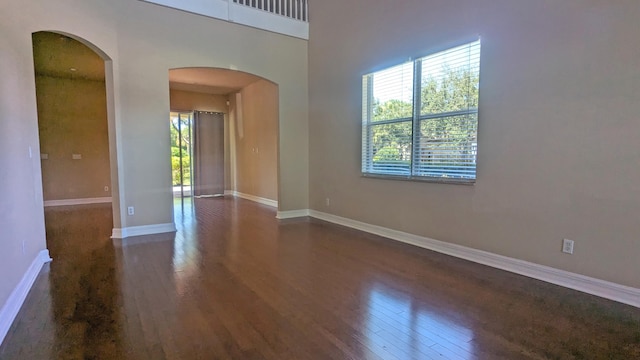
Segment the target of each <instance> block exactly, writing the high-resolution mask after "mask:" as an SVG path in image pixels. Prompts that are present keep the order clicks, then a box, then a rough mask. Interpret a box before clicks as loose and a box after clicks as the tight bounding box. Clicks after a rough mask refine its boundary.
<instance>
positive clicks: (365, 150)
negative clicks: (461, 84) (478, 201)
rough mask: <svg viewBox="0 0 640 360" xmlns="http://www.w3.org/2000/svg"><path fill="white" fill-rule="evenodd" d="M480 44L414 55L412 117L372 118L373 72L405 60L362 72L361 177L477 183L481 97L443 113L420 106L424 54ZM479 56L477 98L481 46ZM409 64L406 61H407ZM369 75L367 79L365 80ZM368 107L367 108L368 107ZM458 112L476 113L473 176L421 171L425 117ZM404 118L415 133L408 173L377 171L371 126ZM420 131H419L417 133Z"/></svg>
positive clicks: (452, 116)
mask: <svg viewBox="0 0 640 360" xmlns="http://www.w3.org/2000/svg"><path fill="white" fill-rule="evenodd" d="M476 44H477V46H479V47H481V41H480V39H476V40H474V41H471V42H466V43H464V44H461V45H458V46H452V47H448V48H446V49H444V50H441V51H437V52H433V53H431V54H429V55H426V56H422V57H419V58H417V59H415V60H414V59H412V60H411V61H410V62H411V63H412V65H413V92H412V101H411V106H412V114H411V116H410V117H403V118H395V119H386V120H377V121H373V109H374V106H372V105H371V104H373V103H374V101H375V100H374V92H373V81H372V79H373V76H374V75H375V74H376V73H380V72H383V71H385V70H389V69H392V68H394V67H396V66H401V65H403V63H401V64H395V65H391V66H387V67H385V68H383V69H380V70H377V71H374V72H371V73H368V74H365V75H363V76H362V81H363V86H362V89H363V91H366V100H365V96H364V94H363V97H362V99H363V104H362V109H363V110H362V121H361V126H362V128H361V130H362V133H361V144H360V145H361V149H362V153H361V176H362V177H367V178H381V179H389V180H405V181H418V182H433V183H446V184H460V185H474V184H475V183H476V181H477V175H478V174H477V168H478V161H477V160H478V157H477V155H478V150H477V149H478V127H479V126H478V125H479V122H480V119H479V107H480V106H479V100H478V106H477V107H474V108H471V107H468V108H466V109H461V110H455V111H446V112H440V113H430V114H421V108H422V104H421V102H422V82H423V75H424V74H423V73H422V61H423V59H425V58H428V57H431V56H438V55H441V54H445V53H446V52H448V51H451V50H453V49H457V48H462V47H465V46H468V47H472V46H474V45H476ZM478 56H479V58H478V70H477V71H478V82H477V84H478V99H479V98H480V96H479V92H480V86H479V84H480V80H479V73H480V67H479V66H480V56H481V49H480V50H479V54H478ZM404 64H406V63H404ZM471 64H472V63H471V60H469V65H471ZM365 79H366V80H365ZM365 81H366V89H365V86H364V82H365ZM365 109H366V110H365ZM458 116H475V143H472V144H474V145H471V150H472V151H473V163H474V167H473V169H474V174H473V177H447V176H444V175H443V176H430V175H420V174H419V173H420V172H421V167H420V166H419V165H418V164H419V157H420V148H421V145H420V140H423V139H428V138H427V137H422V136H421V135H420V131H421V124H422V122H423V121H425V120H429V119H446V118H454V117H458ZM403 122H411V129H412V133H411V139H410V141H411V156H410V159H411V163H410V166H409V173H408V174H393V173H392V172H387V173H385V172H382V171H379V172H374V170H373V167H374V161H373V157H374V154H373V153H372V152H373V144H372V142H373V140H372V139H373V133H372V129H373V128H374V127H375V126H380V125H388V124H399V123H403ZM365 133H366V138H365ZM416 134H417V135H416Z"/></svg>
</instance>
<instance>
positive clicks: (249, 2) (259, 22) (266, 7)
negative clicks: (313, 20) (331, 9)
mask: <svg viewBox="0 0 640 360" xmlns="http://www.w3.org/2000/svg"><path fill="white" fill-rule="evenodd" d="M141 1H144V2H148V3H154V4H158V5H163V6H167V7H171V8H174V9H178V10H183V11H188V12H191V13H194V14H199V15H204V16H208V17H212V18H215V19H221V20H225V21H229V22H233V23H236V24H242V25H246V26H251V27H254V28H258V29H263V30H267V31H272V32H276V33H280V34H284V35H289V36H294V37H297V38H301V39H305V40H308V39H309V0H141ZM319 1H321V0H319Z"/></svg>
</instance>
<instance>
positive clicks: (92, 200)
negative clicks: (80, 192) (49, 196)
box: [44, 196, 113, 207]
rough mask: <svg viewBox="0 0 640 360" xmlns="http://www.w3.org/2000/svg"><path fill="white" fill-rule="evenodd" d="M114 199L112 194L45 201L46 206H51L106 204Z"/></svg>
mask: <svg viewBox="0 0 640 360" xmlns="http://www.w3.org/2000/svg"><path fill="white" fill-rule="evenodd" d="M112 201H113V199H112V198H111V197H110V196H109V197H98V198H83V199H64V200H47V201H45V202H44V206H45V207H49V206H69V205H89V204H106V203H110V202H112Z"/></svg>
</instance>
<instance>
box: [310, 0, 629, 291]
mask: <svg viewBox="0 0 640 360" xmlns="http://www.w3.org/2000/svg"><path fill="white" fill-rule="evenodd" d="M311 10H312V19H311V22H310V41H309V99H310V113H309V134H310V138H309V143H310V205H311V208H312V209H316V210H319V211H324V212H328V213H332V214H336V215H339V216H343V217H347V218H351V219H355V220H359V221H363V222H366V223H371V224H376V225H380V226H384V227H388V228H392V229H397V230H401V231H405V232H408V233H413V234H417V235H421V236H426V237H431V238H435V239H438V240H443V241H446V242H451V243H455V244H461V245H464V246H468V247H472V248H476V249H481V250H485V251H489V252H492V253H497V254H501V255H506V256H509V257H513V258H517V259H523V260H527V261H531V262H534V263H538V264H542V265H548V266H552V267H555V268H559V269H564V270H568V271H571V272H576V273H579V274H584V275H587V276H592V277H596V278H600V279H604V280H609V281H613V282H617V283H620V284H623V285H628V286H633V287H636V288H640V276H638V265H637V259H638V258H640V240H639V239H640V238H639V237H638V230H639V229H640V228H639V227H638V216H639V214H640V181H638V179H640V166H638V159H639V158H640V145H639V142H638V140H637V137H638V134H640V121H638V114H640V101H638V94H640V67H639V66H638V59H639V58H640V46H635V45H634V44H637V38H638V21H637V19H638V18H639V17H640V6H638V3H637V1H632V0H620V1H613V2H611V1H609V2H603V1H598V0H566V1H551V0H539V1H528V0H516V1H513V0H497V1H496V0H460V1H439V0H435V1H423V0H403V1H400V2H399V1H394V0H373V1H346V2H345V1H339V0H326V1H315V2H313V4H312V8H311ZM478 36H480V37H481V38H482V58H481V73H480V109H479V131H478V139H479V140H478V151H479V155H478V169H477V170H478V175H477V176H478V178H477V182H476V184H475V185H474V186H460V185H450V184H436V183H424V182H408V181H390V180H382V179H372V178H363V177H361V176H360V137H361V130H360V122H361V103H362V94H361V91H362V89H361V88H362V85H361V84H362V80H361V79H362V75H363V74H366V73H369V72H371V71H375V70H379V69H382V68H384V67H387V66H391V65H394V64H398V63H402V62H404V61H406V59H408V58H410V57H413V58H415V57H418V56H423V55H427V54H429V53H432V52H434V51H438V50H442V49H445V48H448V47H451V46H454V45H458V44H462V43H464V42H467V41H471V40H474V39H476V38H477V37H478ZM327 197H329V198H331V202H330V204H331V206H330V207H328V206H326V205H325V198H327ZM563 238H569V239H573V240H575V241H576V243H575V244H576V245H575V254H574V255H566V254H563V253H561V251H560V250H561V242H562V239H563Z"/></svg>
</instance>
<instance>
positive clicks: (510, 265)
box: [278, 210, 640, 308]
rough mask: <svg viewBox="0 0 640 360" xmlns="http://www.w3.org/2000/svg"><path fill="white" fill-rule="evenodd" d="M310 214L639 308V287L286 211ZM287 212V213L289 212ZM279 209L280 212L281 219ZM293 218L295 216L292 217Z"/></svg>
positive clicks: (339, 219) (353, 222) (356, 223)
mask: <svg viewBox="0 0 640 360" xmlns="http://www.w3.org/2000/svg"><path fill="white" fill-rule="evenodd" d="M305 212H306V213H307V215H309V216H311V217H314V218H317V219H320V220H324V221H328V222H331V223H334V224H338V225H342V226H347V227H350V228H353V229H357V230H361V231H364V232H368V233H371V234H375V235H379V236H383V237H386V238H389V239H392V240H396V241H400V242H403V243H407V244H411V245H415V246H418V247H421V248H425V249H429V250H433V251H436V252H439V253H442V254H447V255H451V256H454V257H457V258H461V259H465V260H469V261H473V262H476V263H479V264H483V265H487V266H491V267H494V268H497V269H502V270H506V271H509V272H513V273H516V274H520V275H524V276H528V277H531V278H534V279H538V280H542V281H546V282H549V283H552V284H556V285H560V286H563V287H566V288H570V289H574V290H578V291H582V292H584V293H587V294H591V295H596V296H599V297H602V298H606V299H609V300H614V301H618V302H621V303H624V304H628V305H631V306H635V307H639V308H640V289H637V288H633V287H629V286H625V285H620V284H616V283H613V282H609V281H604V280H600V279H596V278H592V277H588V276H584V275H580V274H576V273H572V272H569V271H564V270H559V269H556V268H552V267H549V266H544V265H539V264H535V263H531V262H528V261H523V260H519V259H514V258H510V257H507V256H502V255H497V254H493V253H490V252H486V251H482V250H477V249H473V248H469V247H466V246H461V245H456V244H451V243H447V242H443V241H439V240H434V239H430V238H427V237H423V236H418V235H413V234H409V233H405V232H402V231H397V230H392V229H388V228H384V227H382V226H377V225H371V224H367V223H363V222H360V221H356V220H352V219H348V218H343V217H340V216H336V215H332V214H327V213H323V212H320V211H315V210H296V211H286V212H285V213H287V214H289V213H290V214H292V215H296V214H300V215H298V216H305V215H303V214H304V213H305ZM287 214H285V215H287ZM279 216H280V212H279V213H278V218H280V217H279ZM290 217H294V216H290Z"/></svg>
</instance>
